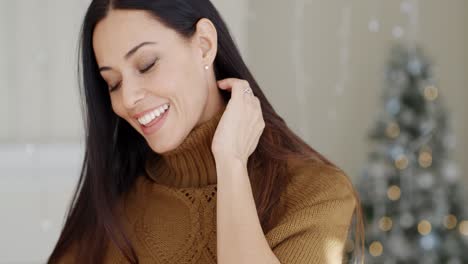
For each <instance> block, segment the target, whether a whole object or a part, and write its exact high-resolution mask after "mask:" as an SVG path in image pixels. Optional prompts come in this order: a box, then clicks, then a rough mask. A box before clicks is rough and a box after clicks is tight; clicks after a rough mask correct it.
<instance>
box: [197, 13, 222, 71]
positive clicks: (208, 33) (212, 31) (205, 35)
mask: <svg viewBox="0 0 468 264" xmlns="http://www.w3.org/2000/svg"><path fill="white" fill-rule="evenodd" d="M196 27H197V29H196V34H195V39H194V40H195V44H196V45H198V48H200V50H201V55H202V61H203V65H211V64H212V63H213V61H214V59H215V57H216V52H217V50H218V33H217V31H216V27H215V26H214V25H213V23H212V22H211V21H210V20H209V19H207V18H202V19H200V20H199V21H198V22H197V26H196Z"/></svg>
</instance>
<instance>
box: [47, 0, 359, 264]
mask: <svg viewBox="0 0 468 264" xmlns="http://www.w3.org/2000/svg"><path fill="white" fill-rule="evenodd" d="M111 9H128V10H145V11H148V12H149V13H150V14H152V15H153V17H154V18H155V19H158V21H160V22H161V23H163V24H164V25H166V26H168V27H170V28H172V29H174V30H175V31H176V32H178V33H179V34H180V35H181V36H183V37H186V38H189V37H191V36H192V35H193V33H194V32H195V29H196V27H195V26H196V23H197V22H198V21H199V20H200V19H201V18H208V19H209V20H211V22H213V24H214V25H215V27H216V29H217V34H218V52H217V55H216V58H215V61H214V66H213V67H214V70H215V75H216V79H217V80H221V79H224V78H228V77H234V78H240V79H244V80H247V81H248V82H249V83H250V86H251V87H252V90H253V92H254V94H255V95H256V96H257V97H258V98H259V99H260V102H261V106H262V111H263V117H264V120H265V128H264V131H263V134H262V136H261V138H260V140H259V143H258V146H257V148H256V150H255V151H254V153H253V154H252V155H251V156H250V158H249V161H248V171H249V177H250V180H251V183H252V190H253V193H254V198H255V203H256V207H257V210H258V216H259V219H260V221H261V225H262V228H263V231H264V232H265V233H266V232H267V231H268V230H270V229H271V228H272V227H273V225H274V224H275V217H274V215H275V214H274V213H275V204H277V203H278V201H279V197H280V195H281V193H282V191H283V190H284V188H285V187H286V185H287V183H288V180H289V179H288V173H287V163H286V161H288V160H290V159H297V160H310V159H313V160H316V161H318V162H323V163H326V164H329V165H331V166H333V167H336V166H335V165H334V164H332V163H331V162H330V161H328V160H327V159H326V158H325V157H323V156H322V155H320V154H319V153H318V152H317V151H315V150H314V149H312V148H311V147H310V146H309V145H308V144H306V143H305V142H304V141H303V140H302V139H300V138H299V137H298V136H297V135H295V134H294V133H293V132H292V131H291V130H290V129H289V128H288V126H287V125H286V123H285V122H284V120H283V119H282V118H281V117H280V116H279V115H278V114H277V113H276V112H275V110H274V109H273V107H272V106H271V104H270V103H269V102H268V100H267V98H266V97H265V95H264V94H263V92H262V90H261V89H260V87H259V86H258V84H257V82H256V81H255V79H254V77H253V76H252V74H251V73H250V71H249V69H248V68H247V66H246V65H245V63H244V61H243V60H242V58H241V55H240V53H239V51H238V48H237V47H236V44H235V42H234V41H233V39H232V38H231V35H230V33H229V31H228V28H227V26H226V24H225V23H224V21H223V19H222V18H221V16H220V14H219V13H218V11H217V10H216V8H215V7H214V6H213V5H212V3H211V2H210V1H209V0H94V1H92V3H91V4H90V6H89V8H88V10H87V12H86V15H85V18H84V23H83V25H82V28H81V39H80V52H79V57H80V60H81V65H80V64H79V65H78V75H79V76H82V80H81V81H82V82H81V81H80V92H81V97H82V102H83V109H82V110H83V113H84V117H85V122H84V123H85V124H84V125H85V130H86V135H85V136H86V146H85V155H84V161H83V166H82V169H81V174H80V178H79V181H78V186H77V188H76V191H75V193H74V195H73V199H72V203H71V205H70V208H69V211H68V214H67V218H66V222H65V225H64V227H63V230H62V232H61V234H60V237H59V239H58V242H57V244H56V246H55V248H54V250H53V252H52V254H51V256H50V257H49V260H48V263H55V262H57V261H58V260H59V259H60V258H61V257H63V256H64V255H65V254H66V252H67V251H69V250H72V249H73V251H74V255H75V256H76V260H77V262H78V263H101V262H102V260H103V258H104V254H105V251H106V249H107V246H108V244H109V243H114V244H115V245H116V246H117V248H118V249H119V250H120V251H121V253H122V254H123V256H125V258H126V259H127V260H128V261H129V262H131V263H138V257H137V256H136V253H135V250H134V248H133V247H132V245H131V242H130V240H129V238H128V236H127V234H126V233H125V231H124V230H123V227H122V225H121V224H120V223H119V218H118V217H117V207H118V204H119V200H120V199H122V197H123V196H124V194H126V193H127V192H128V191H129V190H130V189H131V188H132V186H133V184H134V182H135V180H136V178H137V177H138V176H139V175H141V174H143V173H144V162H145V157H146V154H147V152H148V151H151V150H150V148H149V146H148V144H147V143H146V142H145V140H144V138H143V137H142V136H141V135H139V134H138V133H137V131H136V130H135V129H133V127H131V126H130V125H129V124H128V123H127V122H125V121H124V120H123V119H121V118H120V117H118V116H117V115H116V114H115V113H114V112H113V111H112V107H111V102H110V97H109V93H108V90H107V89H106V87H107V86H106V83H105V81H104V80H103V79H102V77H101V76H100V74H99V71H98V65H97V63H96V59H95V56H94V52H93V46H92V35H93V31H94V28H95V26H96V24H97V23H98V22H99V21H100V20H102V19H103V18H104V17H105V16H106V15H107V13H108V12H109V10H111ZM220 92H221V93H222V95H223V98H224V99H225V101H226V102H228V100H229V98H230V93H229V92H227V91H223V90H220ZM256 175H261V176H262V177H256ZM354 195H355V198H356V200H357V204H358V206H357V208H356V210H355V216H356V220H357V224H356V226H357V229H356V242H357V241H358V239H360V242H361V245H363V243H364V241H363V237H364V236H363V228H362V215H361V209H360V203H359V197H358V194H357V192H356V191H354ZM361 252H362V251H361Z"/></svg>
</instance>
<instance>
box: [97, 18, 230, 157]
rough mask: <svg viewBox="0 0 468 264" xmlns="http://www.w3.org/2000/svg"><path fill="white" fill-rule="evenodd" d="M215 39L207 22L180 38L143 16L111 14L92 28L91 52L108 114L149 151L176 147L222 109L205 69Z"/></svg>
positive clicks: (213, 51)
mask: <svg viewBox="0 0 468 264" xmlns="http://www.w3.org/2000/svg"><path fill="white" fill-rule="evenodd" d="M216 37H217V36H216V30H215V28H214V26H213V24H211V22H210V21H209V20H207V19H203V21H202V22H201V23H200V22H199V23H198V24H197V32H196V33H195V35H194V36H193V37H192V38H191V39H185V38H183V37H181V36H180V35H178V34H177V32H176V31H174V30H172V29H170V28H168V27H166V26H164V25H163V24H162V23H160V22H159V21H158V20H156V19H154V18H153V17H151V16H150V14H149V13H147V12H145V11H134V10H112V11H110V12H109V13H108V15H107V16H106V17H105V18H104V19H103V20H102V21H100V22H99V23H98V24H97V25H96V28H95V30H94V33H93V49H94V53H95V56H96V61H97V64H98V67H99V69H100V74H101V76H102V78H103V79H104V80H105V81H106V83H107V85H108V87H107V88H108V89H109V95H110V99H111V102H112V109H113V111H114V112H115V113H116V114H117V115H118V116H120V117H121V118H123V119H125V120H126V121H127V122H128V123H129V124H131V125H132V126H133V127H134V128H135V129H136V130H137V131H138V132H139V133H140V134H141V135H142V136H143V137H144V138H145V139H146V141H147V142H148V144H149V146H150V147H151V148H152V149H153V151H155V152H157V153H163V152H166V151H169V150H171V149H173V148H175V147H177V146H178V145H179V144H180V143H181V142H182V141H183V140H184V138H185V137H186V136H187V135H188V133H189V132H190V131H191V130H192V129H193V127H194V126H195V125H197V124H198V123H201V122H203V121H205V120H207V119H209V118H210V116H211V115H213V114H214V113H215V112H216V111H218V110H219V108H220V106H221V105H222V104H223V102H222V98H221V95H220V92H219V89H218V87H217V85H216V80H215V77H214V71H213V70H212V68H211V65H212V63H213V61H214V58H215V55H216V48H217V47H216V43H217V41H216ZM206 65H208V66H209V69H208V70H207V69H205V66H206ZM166 108H167V109H166ZM158 114H159V117H158Z"/></svg>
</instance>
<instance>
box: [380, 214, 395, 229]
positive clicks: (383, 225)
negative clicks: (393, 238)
mask: <svg viewBox="0 0 468 264" xmlns="http://www.w3.org/2000/svg"><path fill="white" fill-rule="evenodd" d="M392 225H393V222H392V219H391V218H390V217H387V216H384V217H382V218H380V220H379V228H380V229H381V230H382V231H389V230H390V229H392Z"/></svg>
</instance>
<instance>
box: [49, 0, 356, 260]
mask: <svg viewBox="0 0 468 264" xmlns="http://www.w3.org/2000/svg"><path fill="white" fill-rule="evenodd" d="M81 60H82V67H83V68H82V69H81V70H82V71H81V72H82V77H83V86H82V88H83V95H84V100H83V102H84V104H85V109H86V112H85V114H86V156H85V159H84V162H83V167H82V168H83V169H82V172H81V176H80V181H79V185H78V186H77V189H76V193H75V195H74V199H73V203H72V205H71V207H70V210H69V212H68V216H67V220H66V222H65V225H64V227H63V230H62V233H61V235H60V238H59V240H58V242H57V245H56V246H55V248H54V250H53V252H52V254H51V256H50V258H49V260H48V263H222V264H226V263H339V262H341V259H342V256H343V249H344V241H345V240H346V237H347V234H348V229H349V227H350V224H351V220H352V215H353V212H355V215H356V220H357V221H356V224H357V230H356V241H359V242H361V245H362V240H360V239H362V233H361V228H362V222H361V221H362V219H361V214H360V206H359V199H358V196H357V194H356V192H355V191H354V188H353V186H352V184H351V182H350V180H349V178H348V176H347V175H346V174H345V173H344V172H343V171H341V170H340V169H338V168H337V167H336V166H335V165H333V164H332V163H331V162H330V161H328V160H327V159H326V158H325V157H323V156H322V155H320V154H319V153H318V152H317V151H315V150H314V149H313V148H311V147H310V146H308V145H307V144H306V143H305V142H304V141H303V140H302V139H300V138H299V137H298V136H297V135H295V134H294V133H293V132H292V131H291V130H290V129H289V128H288V126H287V125H286V123H285V122H284V120H283V119H282V118H281V117H280V116H279V115H278V114H277V113H276V112H275V110H274V109H273V107H272V106H271V104H270V103H269V102H268V100H267V98H266V97H265V95H264V94H263V92H262V90H261V89H260V87H259V85H258V84H257V82H256V81H255V79H254V78H253V76H252V74H251V73H250V71H249V70H248V68H247V66H246V65H245V63H244V62H243V60H242V58H241V56H240V54H239V51H238V50H237V48H236V46H235V44H234V41H233V40H232V38H231V36H230V34H229V31H228V29H227V27H226V25H225V23H224V22H223V20H222V19H221V17H220V15H219V14H218V12H217V10H216V9H215V8H214V6H213V5H212V4H211V3H210V1H208V0H114V1H111V0H95V1H92V2H91V5H90V6H89V8H88V10H87V13H86V16H85V19H84V24H83V28H82V38H81Z"/></svg>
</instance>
